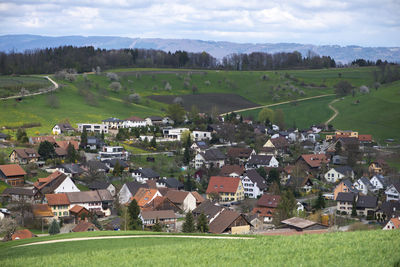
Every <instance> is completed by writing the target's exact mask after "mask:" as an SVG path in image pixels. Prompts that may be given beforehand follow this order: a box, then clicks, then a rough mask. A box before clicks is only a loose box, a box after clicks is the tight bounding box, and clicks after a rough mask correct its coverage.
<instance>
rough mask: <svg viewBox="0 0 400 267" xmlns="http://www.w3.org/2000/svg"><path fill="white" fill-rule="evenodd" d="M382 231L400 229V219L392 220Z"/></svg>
mask: <svg viewBox="0 0 400 267" xmlns="http://www.w3.org/2000/svg"><path fill="white" fill-rule="evenodd" d="M382 229H383V230H393V229H400V217H396V218H391V219H390V220H389V221H388V222H387V224H386V225H385V226H384V227H383V228H382Z"/></svg>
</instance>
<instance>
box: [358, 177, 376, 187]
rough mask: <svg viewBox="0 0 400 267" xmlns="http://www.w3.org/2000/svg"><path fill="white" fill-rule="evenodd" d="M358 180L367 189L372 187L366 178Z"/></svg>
mask: <svg viewBox="0 0 400 267" xmlns="http://www.w3.org/2000/svg"><path fill="white" fill-rule="evenodd" d="M359 180H360V181H361V182H362V183H363V184H365V185H366V186H367V187H373V185H372V184H371V182H370V181H369V179H368V178H367V177H361V178H360V179H359Z"/></svg>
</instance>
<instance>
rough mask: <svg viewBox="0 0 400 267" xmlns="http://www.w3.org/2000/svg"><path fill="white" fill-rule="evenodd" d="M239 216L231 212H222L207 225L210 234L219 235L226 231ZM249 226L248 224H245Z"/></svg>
mask: <svg viewBox="0 0 400 267" xmlns="http://www.w3.org/2000/svg"><path fill="white" fill-rule="evenodd" d="M240 216H243V215H241V214H240V213H237V212H236V211H233V210H223V211H222V212H221V214H219V215H218V216H217V218H215V219H214V220H213V221H212V222H211V223H210V225H209V228H210V230H209V231H210V232H211V233H214V234H221V233H223V232H225V231H226V230H227V228H228V227H229V226H230V225H231V224H232V223H233V222H234V221H235V220H236V219H237V218H238V217H240ZM243 218H244V219H245V220H246V221H247V219H246V218H245V217H244V216H243ZM247 223H248V224H250V223H249V222H247Z"/></svg>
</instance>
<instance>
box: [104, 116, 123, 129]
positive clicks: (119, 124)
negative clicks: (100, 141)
mask: <svg viewBox="0 0 400 267" xmlns="http://www.w3.org/2000/svg"><path fill="white" fill-rule="evenodd" d="M102 123H103V125H104V126H107V128H108V130H109V131H110V130H118V129H119V128H124V126H123V123H124V121H123V120H120V119H117V118H108V119H105V120H102Z"/></svg>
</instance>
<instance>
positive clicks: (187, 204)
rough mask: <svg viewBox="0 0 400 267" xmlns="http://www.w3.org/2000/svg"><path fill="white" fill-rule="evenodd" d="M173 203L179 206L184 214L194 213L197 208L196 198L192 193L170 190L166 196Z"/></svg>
mask: <svg viewBox="0 0 400 267" xmlns="http://www.w3.org/2000/svg"><path fill="white" fill-rule="evenodd" d="M165 197H166V198H168V199H169V200H170V201H171V202H172V203H174V204H175V205H177V206H178V207H179V208H180V209H181V210H183V211H184V212H189V211H192V210H194V209H195V208H196V198H195V197H194V196H193V195H192V193H191V192H187V191H178V190H168V192H167V194H166V195H165Z"/></svg>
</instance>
